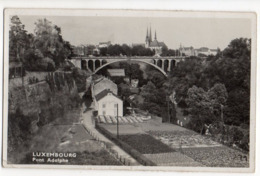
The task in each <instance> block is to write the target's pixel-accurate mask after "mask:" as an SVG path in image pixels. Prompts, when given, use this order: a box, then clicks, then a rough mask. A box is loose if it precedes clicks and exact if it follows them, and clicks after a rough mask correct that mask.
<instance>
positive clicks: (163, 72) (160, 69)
mask: <svg viewBox="0 0 260 176" xmlns="http://www.w3.org/2000/svg"><path fill="white" fill-rule="evenodd" d="M126 61H128V60H121V59H118V60H116V61H112V62H108V63H106V64H104V65H102V66H101V67H99V68H97V69H96V70H95V71H94V73H97V72H98V71H99V70H101V69H102V68H104V67H106V66H108V65H110V64H113V63H116V62H126ZM133 61H136V62H142V63H145V64H149V65H151V66H153V67H154V68H156V69H157V70H159V71H160V72H161V73H162V74H163V75H164V76H166V77H167V74H166V72H165V71H164V70H163V69H162V68H160V67H159V66H157V65H154V64H153V63H150V62H147V61H145V60H141V59H140V60H139V59H134V60H133Z"/></svg>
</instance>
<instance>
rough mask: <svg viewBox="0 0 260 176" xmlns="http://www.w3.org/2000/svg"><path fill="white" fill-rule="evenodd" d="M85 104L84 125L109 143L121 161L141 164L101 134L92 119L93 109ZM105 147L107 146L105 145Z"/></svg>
mask: <svg viewBox="0 0 260 176" xmlns="http://www.w3.org/2000/svg"><path fill="white" fill-rule="evenodd" d="M85 108H86V107H85V105H84V104H83V106H82V108H81V115H82V121H81V123H83V125H84V127H85V128H86V130H87V131H88V132H89V133H90V134H91V135H92V136H93V137H94V138H95V139H97V140H98V141H101V142H104V143H106V144H107V145H109V146H110V147H111V149H112V151H115V152H116V157H117V158H118V159H119V160H120V161H127V162H126V165H131V166H140V165H141V164H140V163H138V161H136V160H135V159H134V158H133V157H132V156H131V155H129V154H128V153H126V152H125V151H124V150H122V149H121V148H120V147H118V146H117V145H116V144H115V143H114V142H112V141H111V140H109V139H108V138H106V137H105V136H104V135H103V134H101V133H100V132H99V131H97V129H96V128H95V122H94V120H93V119H92V112H93V111H92V109H88V110H87V111H85ZM104 147H105V146H104Z"/></svg>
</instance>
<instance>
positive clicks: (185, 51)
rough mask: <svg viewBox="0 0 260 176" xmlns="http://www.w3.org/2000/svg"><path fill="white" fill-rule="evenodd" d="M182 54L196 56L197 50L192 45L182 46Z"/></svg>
mask: <svg viewBox="0 0 260 176" xmlns="http://www.w3.org/2000/svg"><path fill="white" fill-rule="evenodd" d="M180 54H181V55H184V56H195V50H194V48H193V47H192V46H191V47H182V46H181V47H180Z"/></svg>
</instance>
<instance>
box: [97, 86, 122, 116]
mask: <svg viewBox="0 0 260 176" xmlns="http://www.w3.org/2000/svg"><path fill="white" fill-rule="evenodd" d="M94 103H95V110H96V111H97V112H98V115H109V116H114V117H116V116H121V117H122V116H123V101H122V100H121V99H120V98H119V97H117V95H115V94H114V93H113V92H112V91H110V90H108V89H106V90H104V91H102V92H100V93H99V94H97V95H96V96H95V98H94Z"/></svg>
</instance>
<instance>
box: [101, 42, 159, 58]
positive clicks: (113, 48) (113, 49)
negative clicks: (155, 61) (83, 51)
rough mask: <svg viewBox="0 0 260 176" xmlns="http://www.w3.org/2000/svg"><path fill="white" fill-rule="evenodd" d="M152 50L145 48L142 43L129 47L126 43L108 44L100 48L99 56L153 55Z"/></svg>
mask: <svg viewBox="0 0 260 176" xmlns="http://www.w3.org/2000/svg"><path fill="white" fill-rule="evenodd" d="M154 53H155V52H154V51H152V50H151V49H149V48H145V47H144V46H142V45H137V46H133V47H130V46H128V45H126V44H123V45H118V44H115V45H110V46H108V47H107V48H100V55H101V56H120V55H123V56H153V55H154Z"/></svg>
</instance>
